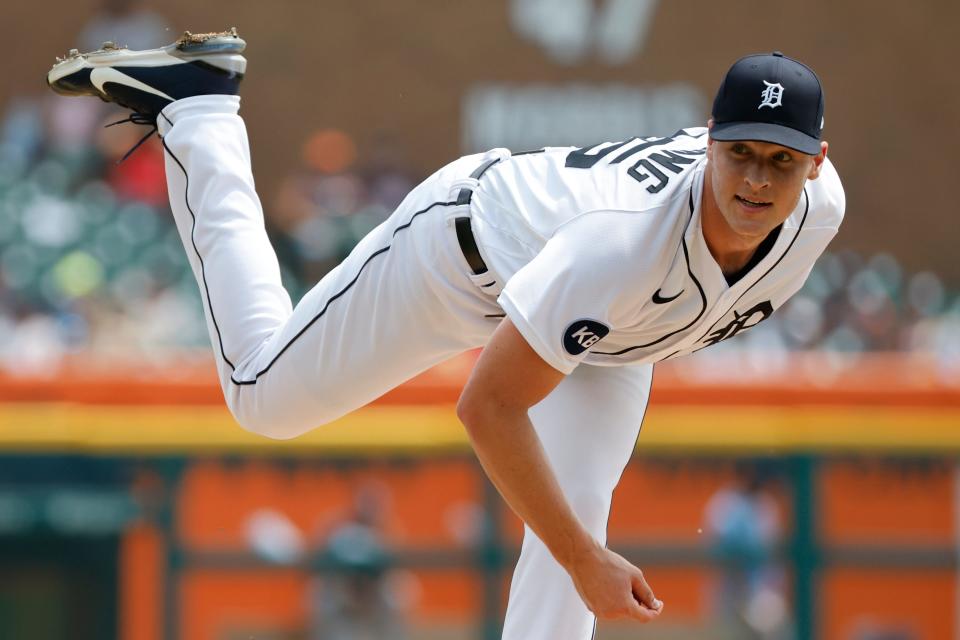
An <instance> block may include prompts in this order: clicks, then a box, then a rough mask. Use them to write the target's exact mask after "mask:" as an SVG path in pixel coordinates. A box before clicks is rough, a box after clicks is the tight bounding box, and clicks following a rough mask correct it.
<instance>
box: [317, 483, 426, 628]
mask: <svg viewBox="0 0 960 640" xmlns="http://www.w3.org/2000/svg"><path fill="white" fill-rule="evenodd" d="M383 508H384V506H383V495H382V494H381V493H380V492H379V491H376V490H375V488H373V487H371V486H367V487H362V488H361V489H360V490H359V491H358V492H357V494H356V498H355V503H354V511H353V513H352V514H351V516H350V517H349V518H348V519H347V520H345V521H343V522H341V523H340V524H339V525H337V526H336V527H335V528H334V530H333V531H332V532H331V533H330V535H329V536H328V538H327V543H326V548H325V549H324V552H323V557H324V559H325V560H326V561H327V562H329V563H330V565H331V566H332V567H333V568H332V572H331V573H329V574H326V575H325V576H323V577H322V578H321V579H318V580H317V582H316V583H315V584H314V585H313V589H312V592H313V594H314V595H313V599H314V603H313V607H312V612H313V620H314V622H313V627H312V630H311V636H310V638H311V640H404V639H405V638H407V633H406V630H405V625H404V622H403V616H402V612H401V605H402V602H403V600H404V598H403V597H402V594H400V593H398V592H397V591H398V587H397V583H396V582H395V581H392V580H391V579H390V572H389V567H390V563H391V559H390V554H389V550H388V549H387V546H386V542H385V541H384V539H383V536H382V535H381V533H380V528H381V526H382V523H381V522H380V521H381V518H382V512H383Z"/></svg>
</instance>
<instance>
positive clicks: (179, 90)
mask: <svg viewBox="0 0 960 640" xmlns="http://www.w3.org/2000/svg"><path fill="white" fill-rule="evenodd" d="M246 46H247V43H246V42H244V41H243V40H242V39H241V38H240V37H239V36H238V35H237V30H236V29H231V30H230V31H223V32H220V33H201V34H193V33H190V32H189V31H187V32H186V33H184V34H183V36H181V37H180V39H179V40H177V41H176V42H174V43H173V44H170V45H167V46H166V47H160V48H159V49H147V50H145V51H131V50H130V49H127V48H125V47H119V46H117V45H115V44H114V43H112V42H105V43H104V44H103V48H101V49H99V50H98V51H93V52H90V53H80V52H79V51H77V50H76V49H73V50H72V51H70V53H68V54H67V57H66V58H57V62H56V64H54V65H53V68H52V69H50V71H49V72H48V73H47V84H49V85H50V88H51V89H53V90H54V91H56V92H57V93H59V94H62V95H66V96H96V97H98V98H100V99H101V100H104V101H105V102H114V103H116V104H118V105H120V106H122V107H126V108H127V109H131V110H132V111H133V112H134V113H133V115H132V116H130V118H129V119H128V120H123V121H122V122H128V121H129V122H134V123H136V124H149V125H153V126H154V127H156V123H157V117H158V116H159V114H160V111H161V110H162V109H163V108H164V107H166V106H167V105H168V104H170V103H171V102H173V101H174V100H180V99H181V98H189V97H190V96H199V95H211V94H220V95H237V94H238V93H239V91H240V81H241V80H243V74H244V71H246V68H247V61H246V59H245V58H244V57H243V56H242V55H241V53H242V52H243V50H244V48H245V47H246ZM115 124H119V123H115ZM151 133H152V132H151ZM149 135H150V134H147V136H146V137H149ZM146 137H145V138H144V139H146ZM137 146H139V145H137ZM131 151H132V150H131Z"/></svg>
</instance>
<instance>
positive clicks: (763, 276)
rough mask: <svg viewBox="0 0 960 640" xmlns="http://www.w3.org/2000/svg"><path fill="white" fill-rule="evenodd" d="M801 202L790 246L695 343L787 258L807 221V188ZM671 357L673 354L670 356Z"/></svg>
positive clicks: (704, 347) (808, 197)
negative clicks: (799, 215)
mask: <svg viewBox="0 0 960 640" xmlns="http://www.w3.org/2000/svg"><path fill="white" fill-rule="evenodd" d="M803 200H804V202H805V205H804V208H803V217H802V218H800V226H799V227H797V232H796V233H795V234H793V238H792V239H791V240H790V244H788V245H787V248H786V250H784V252H783V255H781V256H780V257H779V258H777V261H776V262H774V263H773V264H772V265H770V268H769V269H767V270H766V271H764V272H763V275H762V276H760V277H759V278H757V279H756V280H755V281H754V282H753V284H751V285H750V286H749V287H747V288H746V289H744V290H743V293H741V294H740V295H739V296H738V297H737V299H736V300H734V301H733V304H732V305H730V309H727V310H726V311H725V312H724V313H723V315H721V316H719V317H717V320H716V321H715V322H714V323H713V324H712V325H710V328H709V329H707V330H706V332H704V334H703V335H702V336H700V337H699V338H698V339H697V342H700V341H701V340H703V339H704V338H705V337H706V336H707V335H709V333H710V332H711V331H713V328H714V327H716V326H717V322H720V321H721V320H723V318H724V317H726V315H727V314H728V313H730V311H731V309H733V308H734V307H735V306H737V303H738V302H740V300H741V299H742V298H743V296H745V295H747V291H750V289H753V288H754V287H755V286H756V285H757V283H758V282H760V281H761V280H763V279H764V278H766V277H767V274H769V273H770V272H771V271H773V270H774V269H775V268H776V266H777V265H778V264H780V262H781V261H782V260H783V259H784V258H786V257H787V254H788V253H790V249H792V248H793V243H795V242H796V241H797V238H799V237H800V232H801V231H802V230H803V223H805V222H806V221H807V213H809V212H810V196H809V195H808V194H807V188H806V187H804V188H803ZM709 346H710V345H704V346H702V347H700V349H706V348H707V347H709ZM700 349H696V350H694V351H692V352H691V353H696V352H697V351H700ZM671 355H673V354H671ZM668 357H669V356H668Z"/></svg>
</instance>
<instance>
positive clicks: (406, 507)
mask: <svg viewBox="0 0 960 640" xmlns="http://www.w3.org/2000/svg"><path fill="white" fill-rule="evenodd" d="M794 364H795V366H792V367H787V368H785V369H784V370H783V371H782V372H781V373H779V374H769V373H767V374H764V375H763V376H758V377H757V378H756V379H755V380H752V381H748V382H749V384H746V383H736V384H734V383H730V382H726V381H720V382H717V378H716V377H713V378H710V377H707V378H704V377H703V375H702V374H703V372H702V371H700V372H699V373H696V375H694V374H693V373H691V372H690V371H689V370H684V369H681V368H677V367H667V366H658V368H657V373H656V376H655V388H654V393H653V399H652V402H651V407H650V410H649V412H648V417H647V419H646V420H645V423H644V428H643V433H642V435H641V438H640V441H639V446H638V456H637V458H636V459H635V461H634V462H633V463H632V464H631V465H630V466H629V467H628V468H627V470H626V471H625V473H624V475H623V478H622V480H621V483H620V487H619V488H618V490H617V492H616V495H615V500H614V507H613V511H612V513H611V518H610V528H609V532H610V543H611V545H612V546H613V547H614V548H617V547H624V546H631V545H637V544H650V545H657V544H661V543H664V542H671V543H683V544H691V545H706V542H705V541H703V534H702V529H703V511H704V507H705V504H706V501H707V500H708V499H709V497H710V496H711V495H712V494H713V493H714V492H715V491H716V490H717V489H719V488H721V487H723V486H724V485H726V484H727V483H729V482H730V480H731V478H732V477H733V462H732V461H733V459H735V458H737V457H742V456H745V455H763V456H773V458H774V459H776V458H777V456H780V455H789V454H793V453H798V452H800V453H802V452H808V453H820V454H824V456H825V459H824V461H823V462H822V464H821V467H820V469H819V471H818V473H817V483H816V485H817V494H818V495H817V498H818V503H817V504H818V513H817V521H818V523H819V535H820V539H821V542H822V543H823V544H827V545H830V544H835V543H836V544H844V545H854V546H857V545H859V546H867V545H870V544H880V543H882V544H892V545H908V546H919V547H922V548H931V547H937V546H940V547H950V546H951V545H953V544H954V541H955V539H956V538H957V531H956V525H955V517H954V505H955V504H956V503H957V502H958V500H960V496H957V494H956V493H957V492H956V487H955V482H956V481H955V469H954V466H953V463H952V461H951V458H950V456H952V455H954V454H955V453H956V452H958V451H960V429H958V428H956V427H957V426H960V389H958V388H957V387H953V386H950V385H949V384H946V383H945V382H943V378H942V375H941V374H942V372H941V371H940V370H939V369H938V368H937V366H936V363H935V362H932V361H929V360H922V359H921V360H916V359H906V358H903V357H895V356H879V357H874V358H867V359H864V360H862V361H861V362H859V363H858V364H856V366H850V367H847V368H846V369H843V370H840V371H839V372H837V371H835V372H834V373H833V374H832V378H831V380H830V384H829V385H824V384H822V382H823V379H817V378H816V377H814V378H813V379H809V378H804V377H803V376H801V375H798V373H797V372H799V371H814V372H816V371H818V370H821V369H820V367H821V364H820V363H818V361H816V359H804V358H802V357H801V358H799V359H798V360H797V361H796V362H795V363H794ZM471 365H472V357H471V356H467V357H464V358H461V359H458V360H454V361H452V362H450V363H448V364H447V365H444V366H443V367H440V368H437V369H435V370H432V371H430V372H428V373H426V374H424V375H422V376H420V377H419V378H417V379H415V380H413V381H411V382H409V383H407V384H406V385H404V386H402V387H400V388H399V389H397V390H396V391H394V392H391V393H389V394H387V395H386V396H385V397H384V398H382V399H381V400H379V401H377V402H376V403H374V405H373V406H372V407H371V408H369V409H363V410H360V411H358V412H357V416H358V417H356V419H355V420H356V422H355V423H353V422H351V423H349V424H348V425H346V427H348V428H344V429H341V430H342V431H345V435H342V436H338V438H341V439H335V440H332V441H327V440H323V439H322V435H321V436H318V437H317V438H316V439H312V437H313V435H314V434H308V436H305V437H304V438H303V439H298V440H295V441H292V442H290V443H279V444H278V443H273V442H271V441H266V440H263V439H257V438H251V439H244V438H245V435H246V434H243V433H242V432H241V431H240V430H239V429H238V428H237V427H235V426H234V425H232V423H231V421H230V419H229V416H228V415H226V411H225V410H224V409H223V405H222V397H221V394H220V390H219V388H218V386H217V385H216V383H215V381H214V380H213V379H212V375H211V371H210V369H209V366H208V365H206V364H200V365H196V366H178V367H177V368H176V371H175V376H174V375H172V374H171V373H170V372H166V373H164V372H157V371H143V370H142V369H137V370H130V371H126V372H117V371H109V372H91V371H89V370H88V371H86V374H85V375H82V376H81V375H77V372H76V371H71V369H70V368H67V369H66V370H65V371H64V372H63V374H62V375H60V376H57V377H55V378H52V379H46V380H24V379H17V378H10V377H7V378H0V424H3V426H4V428H3V429H0V449H2V450H7V451H18V452H25V453H30V452H35V453H48V452H51V451H53V452H59V453H64V452H76V453H87V454H91V455H99V454H104V453H106V454H110V455H133V456H144V455H150V454H153V453H173V454H176V455H183V456H188V457H191V458H195V462H192V463H191V464H190V465H189V466H188V469H187V471H186V473H185V475H184V476H183V483H182V487H181V491H180V493H179V498H178V500H177V502H176V516H177V518H176V521H177V522H178V536H179V537H180V539H181V543H182V544H184V545H185V546H186V547H187V548H188V549H191V550H195V551H203V550H217V551H237V552H242V553H246V552H247V551H248V544H247V539H246V533H245V526H246V522H247V518H248V517H249V515H250V514H251V513H253V512H254V511H256V510H257V509H259V508H264V507H269V508H270V509H273V510H276V511H278V512H281V513H283V514H284V515H285V516H286V517H287V518H288V519H289V520H290V521H291V522H293V523H294V524H295V525H296V526H297V527H298V528H299V529H300V530H301V531H302V532H304V534H305V536H306V537H307V539H308V540H310V541H311V544H320V543H321V542H322V540H323V536H324V534H325V532H327V531H329V529H330V527H331V526H333V524H334V523H335V522H336V521H338V520H340V519H342V518H343V517H344V515H345V514H346V513H347V512H348V510H349V506H350V503H351V499H352V496H353V495H354V494H355V492H356V490H357V489H358V488H359V487H362V486H369V485H375V486H377V487H380V488H381V491H382V492H383V493H384V495H385V496H386V498H385V500H386V505H387V506H386V507H385V510H384V513H383V521H382V530H383V531H384V533H385V535H386V536H387V539H388V540H389V541H390V543H391V544H392V545H394V546H395V547H396V548H397V549H400V550H402V549H404V548H429V549H434V550H441V551H442V550H457V549H464V548H466V546H465V545H467V544H468V538H469V532H468V533H467V534H464V526H465V525H464V524H463V522H464V518H465V516H464V514H469V513H471V509H474V508H475V507H476V505H478V504H480V503H481V502H482V499H483V498H482V496H483V485H482V476H481V474H480V471H479V468H478V467H477V465H476V464H475V463H474V462H473V460H472V457H471V456H470V455H469V448H468V446H467V443H466V440H465V438H464V437H463V434H462V432H461V431H460V430H459V427H458V426H457V424H456V420H455V417H454V416H453V411H452V405H453V403H454V402H455V401H456V397H457V394H458V392H459V388H460V385H461V384H462V381H463V380H464V379H465V377H466V375H467V373H468V371H469V369H470V366H471ZM738 379H739V380H741V381H742V380H743V379H744V377H743V376H739V377H738ZM357 425H360V426H361V427H362V428H359V429H358V428H356V427H357ZM391 425H394V426H395V425H403V428H404V429H406V428H408V427H410V428H413V427H417V426H423V425H426V426H424V427H423V429H424V431H423V433H422V434H420V436H418V437H419V438H420V439H419V440H414V441H410V442H406V441H400V442H399V444H389V445H388V446H379V447H378V446H374V445H375V443H373V444H371V441H370V440H369V438H368V439H367V440H364V439H363V434H364V433H365V432H368V431H369V430H370V429H372V430H375V431H376V433H377V434H378V437H381V436H382V437H384V438H386V439H388V440H389V438H391V437H394V436H395V435H397V434H396V432H397V431H402V429H400V428H391ZM338 428H339V427H337V425H331V427H330V430H331V431H332V432H337V429H338ZM324 431H326V430H319V432H324ZM132 433H133V434H136V436H137V438H132V437H131V434H132ZM198 433H199V434H201V435H204V434H206V435H204V437H202V438H200V439H197V434H198ZM771 434H773V436H771ZM438 441H442V442H443V445H442V446H435V443H436V442H438ZM395 447H396V448H395ZM224 452H229V453H230V454H231V456H232V458H233V459H236V460H239V461H235V462H231V463H230V464H225V463H224V462H222V461H221V460H220V456H221V454H223V453H224ZM398 452H399V453H401V454H402V456H403V457H404V458H405V459H406V462H404V463H402V464H400V463H397V462H396V461H395V460H392V458H393V457H394V455H395V454H397V453H398ZM904 452H907V453H909V454H911V455H919V456H922V457H924V458H927V459H932V460H935V461H936V462H935V463H932V464H926V465H920V466H918V465H913V466H911V465H906V466H903V465H901V466H898V465H895V464H894V465H891V464H889V463H886V462H881V461H880V460H881V459H890V458H891V457H893V458H898V457H900V456H901V455H902V454H903V453H904ZM273 454H280V455H283V456H285V458H286V459H288V463H285V464H284V465H276V464H274V463H273V462H272V461H271V460H270V459H269V457H270V456H272V455H273ZM331 454H336V455H337V456H340V457H342V456H343V455H344V454H345V455H348V456H349V457H359V458H361V459H365V460H366V461H365V462H363V463H362V464H359V465H348V466H342V465H334V464H332V463H330V462H329V460H330V456H331ZM703 454H707V455H706V456H704V455H703ZM291 456H292V458H293V462H292V463H290V461H289V458H290V457H291ZM325 461H327V462H325ZM772 491H773V493H774V494H775V496H776V499H777V503H778V504H779V505H780V508H781V510H782V517H783V522H784V526H785V529H786V530H787V531H789V529H790V522H791V519H792V517H793V516H792V514H791V513H790V511H789V505H790V504H791V501H790V499H789V495H788V491H789V487H786V486H782V484H781V485H777V486H775V487H773V489H772ZM467 520H469V517H467ZM504 529H505V531H504V533H505V537H506V539H507V540H508V541H511V542H513V543H517V542H518V541H519V535H520V527H519V523H518V522H517V521H516V520H515V519H514V518H513V517H512V516H510V515H507V516H506V517H505V518H504ZM465 535H466V536H467V537H466V538H465V537H464V536H465ZM164 551H165V543H164V541H163V540H162V538H161V536H160V535H159V534H158V532H157V531H156V530H155V529H153V528H152V527H151V526H149V525H147V524H142V525H138V526H136V527H134V528H132V529H131V530H130V531H129V532H128V533H127V535H126V536H125V537H124V539H123V542H122V544H121V549H120V553H121V577H120V584H121V592H122V593H121V602H120V612H121V628H122V632H123V636H122V637H123V638H124V639H125V640H160V638H162V637H163V636H162V633H161V631H160V628H161V625H162V624H164V623H165V621H164V620H163V614H162V609H161V603H162V597H163V588H162V579H163V577H164V572H163V567H164ZM647 573H648V575H649V576H650V577H651V580H659V582H658V583H657V585H658V596H659V597H661V598H662V599H664V600H665V601H666V602H668V603H670V605H671V606H670V607H669V609H668V611H667V613H666V614H665V621H666V620H672V621H673V622H676V623H678V624H687V623H690V624H697V623H698V621H699V622H701V623H702V622H704V621H706V620H707V619H709V617H710V616H711V611H712V606H713V605H712V599H711V596H710V593H711V589H713V588H714V586H713V585H715V584H716V581H717V575H716V573H715V572H714V571H712V570H709V569H704V568H697V567H668V566H663V567H660V566H651V567H649V568H648V569H647ZM956 577H957V576H956V574H955V573H954V571H953V568H952V567H930V568H927V569H922V570H910V571H906V570H901V571H891V570H884V571H882V572H878V571H876V570H868V569H849V568H848V569H829V570H827V571H825V572H824V573H823V574H822V578H821V584H820V586H819V588H818V596H819V598H820V600H819V616H818V617H819V620H820V628H821V637H822V638H824V639H826V640H834V639H836V640H846V639H847V638H849V637H851V634H852V633H855V632H856V631H857V630H858V629H861V628H868V627H870V625H874V626H876V625H884V624H886V625H888V626H891V625H892V626H893V627H895V628H898V629H899V628H902V629H907V630H911V631H913V632H916V633H917V634H918V635H917V637H918V638H927V637H929V638H941V637H951V635H952V633H953V631H952V629H953V624H954V622H953V621H954V619H955V618H956V614H957V612H956V604H955V601H956V598H955V595H956V587H955V580H956ZM409 578H410V579H409V580H408V583H412V584H415V585H416V588H415V592H416V597H414V598H413V599H412V600H411V605H410V606H411V609H410V615H411V617H412V619H413V620H414V621H417V622H420V623H423V624H431V623H438V621H439V622H443V621H447V622H449V621H460V622H461V623H467V622H469V621H470V620H474V619H475V618H476V616H477V615H479V602H480V600H479V598H480V593H481V589H482V585H481V583H480V580H479V578H478V576H477V575H476V574H473V573H470V572H468V571H464V570H430V571H420V570H418V571H415V572H413V573H412V574H411V575H410V576H409ZM901 579H902V581H901ZM307 583H308V580H307V577H306V576H305V575H304V574H303V573H300V572H297V571H294V570H283V571H280V570H277V569H263V570H259V569H252V570H244V571H243V572H242V573H239V572H238V571H237V570H234V569H231V570H209V569H205V570H196V569H191V570H186V571H185V572H184V573H183V579H182V582H181V585H180V586H181V592H180V602H181V605H182V608H181V614H182V615H181V621H180V623H181V631H182V632H183V633H182V635H181V637H182V638H183V639H184V640H200V639H201V638H204V639H206V638H212V637H218V635H219V636H220V637H226V636H225V635H224V634H229V633H235V632H237V631H238V630H240V629H241V627H242V628H243V629H251V630H254V629H260V630H265V629H273V628H276V629H296V628H299V627H302V625H303V624H305V620H306V616H307V611H308V600H307V594H306V591H307V587H306V585H307ZM905 584H908V585H909V591H910V592H911V593H913V594H920V595H917V598H919V600H918V601H917V602H916V603H914V604H913V605H911V606H908V607H896V608H892V607H885V606H883V605H882V604H878V603H889V602H895V601H897V598H898V596H899V595H900V594H901V592H902V591H903V589H904V585H905ZM231 594H232V595H231ZM923 594H927V595H923ZM921 596H922V597H921ZM911 602H913V600H911ZM238 625H239V626H238Z"/></svg>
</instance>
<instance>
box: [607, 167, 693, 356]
mask: <svg viewBox="0 0 960 640" xmlns="http://www.w3.org/2000/svg"><path fill="white" fill-rule="evenodd" d="M692 220H693V187H692V186H691V187H690V218H688V219H687V224H686V226H685V227H684V228H683V236H681V238H680V244H681V246H682V247H683V257H684V259H685V260H686V261H687V273H688V274H690V278H691V279H693V283H694V284H695V285H697V290H698V291H699V292H700V305H701V306H700V312H699V313H698V314H697V316H696V317H695V318H694V319H693V320H691V321H690V323H689V324H687V325H686V326H684V327H681V328H679V329H677V330H676V331H671V332H670V333H668V334H666V335H664V336H661V337H659V338H657V339H656V340H654V341H653V342H648V343H647V344H638V345H636V346H633V347H625V348H623V349H621V350H620V351H590V353H591V354H593V355H598V356H620V355H623V354H625V353H627V352H629V351H633V350H635V349H643V348H645V347H652V346H653V345H655V344H658V343H660V342H663V341H664V340H666V339H667V338H669V337H671V336H675V335H677V334H678V333H681V332H683V331H686V330H687V329H689V328H690V327H692V326H693V325H695V324H696V323H697V320H699V319H700V318H701V317H702V316H703V314H704V313H705V312H706V310H707V294H706V293H704V292H703V286H701V284H700V281H699V280H697V276H695V275H694V274H693V269H691V268H690V254H689V253H688V252H687V229H688V228H689V227H690V222H691V221H692Z"/></svg>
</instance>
